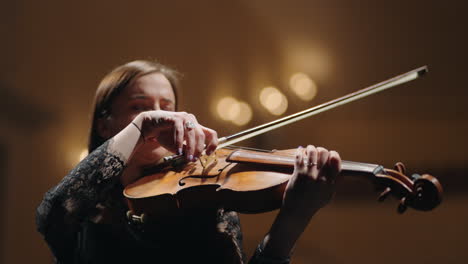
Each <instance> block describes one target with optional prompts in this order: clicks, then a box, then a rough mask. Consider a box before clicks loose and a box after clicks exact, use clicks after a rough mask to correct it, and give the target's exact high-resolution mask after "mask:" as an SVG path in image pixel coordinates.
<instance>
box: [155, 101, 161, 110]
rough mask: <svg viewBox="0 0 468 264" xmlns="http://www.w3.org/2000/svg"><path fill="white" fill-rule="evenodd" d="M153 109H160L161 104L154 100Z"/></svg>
mask: <svg viewBox="0 0 468 264" xmlns="http://www.w3.org/2000/svg"><path fill="white" fill-rule="evenodd" d="M153 109H154V110H161V106H160V105H159V102H155V103H154V105H153Z"/></svg>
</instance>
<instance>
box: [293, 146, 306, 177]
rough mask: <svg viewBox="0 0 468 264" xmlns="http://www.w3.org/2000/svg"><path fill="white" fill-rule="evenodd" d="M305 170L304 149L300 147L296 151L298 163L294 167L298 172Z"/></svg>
mask: <svg viewBox="0 0 468 264" xmlns="http://www.w3.org/2000/svg"><path fill="white" fill-rule="evenodd" d="M303 168H304V148H303V147H302V146H299V147H298V148H297V149H296V163H295V165H294V169H295V170H296V171H297V172H302V171H303Z"/></svg>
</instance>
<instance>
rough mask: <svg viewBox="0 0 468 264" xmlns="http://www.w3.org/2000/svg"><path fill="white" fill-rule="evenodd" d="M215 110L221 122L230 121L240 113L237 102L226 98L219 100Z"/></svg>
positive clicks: (228, 97) (231, 98)
mask: <svg viewBox="0 0 468 264" xmlns="http://www.w3.org/2000/svg"><path fill="white" fill-rule="evenodd" d="M216 110H217V112H218V115H219V117H220V118H221V119H222V120H225V121H231V120H233V119H234V118H236V116H238V115H239V113H240V106H239V102H238V101H237V100H236V99H235V98H233V97H230V96H226V97H224V98H222V99H221V100H219V102H218V105H217V107H216Z"/></svg>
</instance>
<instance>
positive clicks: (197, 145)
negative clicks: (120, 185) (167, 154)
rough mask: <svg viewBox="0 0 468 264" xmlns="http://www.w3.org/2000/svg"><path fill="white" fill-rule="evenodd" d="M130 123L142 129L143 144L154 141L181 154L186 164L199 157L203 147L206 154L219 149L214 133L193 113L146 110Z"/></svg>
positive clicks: (216, 136)
mask: <svg viewBox="0 0 468 264" xmlns="http://www.w3.org/2000/svg"><path fill="white" fill-rule="evenodd" d="M133 122H134V123H135V124H136V125H138V127H139V128H141V133H142V136H143V138H144V140H145V141H148V140H150V141H151V140H155V141H157V142H158V143H159V144H160V145H162V146H163V147H165V148H166V149H168V150H170V151H172V152H174V153H177V154H179V155H181V154H182V153H184V154H185V157H186V158H187V159H188V160H189V161H195V160H196V159H197V158H199V157H200V155H201V154H202V152H203V150H204V149H205V146H206V154H208V155H210V154H211V153H212V152H213V151H214V150H216V147H217V146H218V135H217V133H216V131H214V130H213V129H210V128H207V127H204V126H202V125H200V124H199V123H198V121H197V119H196V117H195V116H194V115H193V114H189V113H186V112H172V111H164V110H154V111H146V112H142V113H140V114H139V115H138V116H137V117H136V118H135V119H134V120H133ZM184 142H185V144H184Z"/></svg>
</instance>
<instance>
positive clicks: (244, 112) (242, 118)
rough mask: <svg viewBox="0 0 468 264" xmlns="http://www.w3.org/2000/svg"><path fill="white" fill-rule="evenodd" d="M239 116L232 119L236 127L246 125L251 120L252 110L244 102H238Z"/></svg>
mask: <svg viewBox="0 0 468 264" xmlns="http://www.w3.org/2000/svg"><path fill="white" fill-rule="evenodd" d="M238 105H239V109H240V111H239V115H238V116H237V117H236V118H234V119H232V122H233V123H234V124H236V125H238V126H243V125H246V124H247V123H249V122H250V120H251V119H252V108H251V107H250V105H248V104H247V103H245V102H239V104H238Z"/></svg>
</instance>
